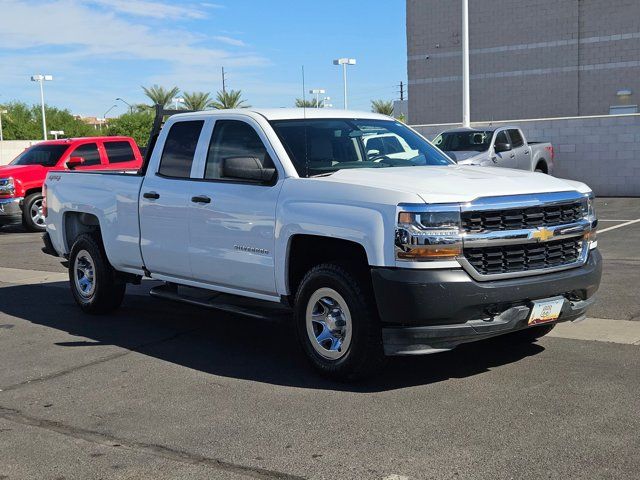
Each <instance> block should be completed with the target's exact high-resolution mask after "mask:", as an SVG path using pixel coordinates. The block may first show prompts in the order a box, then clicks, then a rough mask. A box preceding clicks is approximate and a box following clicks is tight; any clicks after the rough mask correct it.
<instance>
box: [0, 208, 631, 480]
mask: <svg viewBox="0 0 640 480" xmlns="http://www.w3.org/2000/svg"><path fill="white" fill-rule="evenodd" d="M598 210H599V212H598V213H599V216H600V218H601V220H602V221H601V223H600V229H601V231H602V233H601V234H600V235H599V246H600V249H601V251H602V253H603V256H604V258H605V266H604V277H603V283H602V287H601V290H600V292H599V302H598V304H597V305H596V306H595V307H594V308H593V310H592V311H591V317H593V318H592V319H589V320H587V321H585V322H584V323H583V324H582V326H581V324H580V323H578V324H569V325H566V326H563V327H565V328H564V329H563V330H562V331H561V332H559V333H558V334H556V332H555V331H554V334H555V336H553V337H545V338H543V339H541V340H540V341H539V342H537V343H535V344H532V345H528V346H525V347H523V346H516V345H513V344H511V343H510V342H509V341H508V340H504V339H495V340H492V341H487V342H479V343H476V344H471V345H466V346H462V347H460V348H458V349H456V350H453V351H451V352H446V353H442V354H438V355H431V356H425V357H420V358H395V359H392V361H390V362H389V365H388V366H387V368H385V369H384V370H383V371H381V372H380V375H379V376H377V377H376V378H374V379H372V380H370V381H367V382H364V383H358V384H339V383H334V382H330V381H328V380H325V379H322V378H320V377H318V376H317V375H316V374H315V373H314V372H313V371H312V370H311V369H310V368H309V367H308V366H307V364H306V362H305V359H304V358H303V356H302V354H301V353H300V352H299V351H298V348H297V345H296V341H295V335H294V332H293V330H292V328H291V326H290V325H289V324H288V323H286V322H261V321H258V320H252V319H248V318H243V317H238V316H232V315H228V314H224V313H219V312H213V311H206V310H201V309H198V308H196V307H191V306H188V305H181V304H173V303H169V302H165V301H162V300H158V299H152V298H150V297H149V296H148V295H146V291H148V287H149V282H143V285H142V286H140V287H133V288H130V289H129V290H128V295H127V297H126V299H125V302H124V305H123V307H122V308H121V309H120V310H119V311H118V312H116V313H115V314H112V315H108V316H104V317H88V316H86V315H83V314H82V313H81V312H80V311H79V309H78V308H77V307H76V306H75V304H74V303H73V300H72V298H71V294H70V293H69V290H68V285H67V284H66V281H65V269H64V268H63V267H62V266H60V264H59V262H58V261H57V260H56V259H54V258H52V257H48V256H46V255H44V254H41V252H40V250H39V249H40V238H39V235H38V234H31V233H25V232H24V231H22V230H21V229H19V228H13V229H3V230H0V364H2V365H3V368H2V369H1V370H0V390H1V391H0V479H2V478H7V479H35V478H37V479H56V480H61V479H83V480H85V479H112V478H118V479H119V478H127V479H142V478H143V479H147V478H148V479H169V478H181V479H183V478H189V479H192V478H193V479H212V478H215V479H247V478H274V479H287V478H310V479H386V480H403V479H411V480H414V479H431V478H433V479H449V478H451V479H487V478H491V479H503V478H504V479H510V478H513V479H539V478H553V479H555V478H558V479H560V478H562V479H565V478H571V479H578V478H584V479H594V478H598V479H600V478H612V479H613V478H615V479H637V478H638V472H640V401H639V398H640V375H639V374H638V372H639V371H640V342H636V341H635V338H636V337H635V336H634V337H631V336H630V335H636V334H637V333H638V332H640V330H639V329H638V327H640V322H637V321H638V320H640V302H639V300H638V296H639V295H638V294H639V293H640V290H639V289H638V285H639V283H640V282H639V281H640V268H638V267H640V252H638V246H640V222H637V223H634V224H628V225H625V224H627V223H628V222H629V221H632V220H635V219H640V199H603V200H598ZM614 226H619V228H615V229H612V230H606V229H607V228H610V227H614ZM607 330H609V331H610V332H613V333H615V332H618V333H617V334H616V335H614V334H611V335H609V336H608V337H606V338H605V336H604V335H602V332H603V331H605V333H606V331H607ZM599 332H600V333H599ZM639 338H640V337H639ZM603 340H607V341H603Z"/></svg>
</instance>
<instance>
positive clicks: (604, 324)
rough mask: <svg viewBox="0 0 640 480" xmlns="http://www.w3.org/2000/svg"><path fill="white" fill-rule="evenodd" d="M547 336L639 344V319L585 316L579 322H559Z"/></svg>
mask: <svg viewBox="0 0 640 480" xmlns="http://www.w3.org/2000/svg"><path fill="white" fill-rule="evenodd" d="M548 336H549V337H556V338H569V339H572V340H589V341H595V342H609V343H622V344H625V345H640V321H631V320H610V319H607V318H587V319H586V320H583V321H581V322H564V323H559V324H557V325H556V327H555V328H554V329H553V330H552V331H551V332H550V333H549V335H548Z"/></svg>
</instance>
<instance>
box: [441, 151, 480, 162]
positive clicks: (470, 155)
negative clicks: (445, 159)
mask: <svg viewBox="0 0 640 480" xmlns="http://www.w3.org/2000/svg"><path fill="white" fill-rule="evenodd" d="M444 153H446V154H447V155H448V156H449V158H451V159H452V160H454V161H456V162H458V163H462V162H464V163H466V164H471V163H472V161H473V160H483V159H485V158H487V152H476V151H474V150H461V151H455V152H444Z"/></svg>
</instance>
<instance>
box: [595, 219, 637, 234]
mask: <svg viewBox="0 0 640 480" xmlns="http://www.w3.org/2000/svg"><path fill="white" fill-rule="evenodd" d="M638 222H640V218H638V219H636V220H629V221H628V222H625V223H621V224H620V225H614V226H613V227H607V228H604V229H602V230H598V235H600V234H601V233H604V232H608V231H610V230H615V229H616V228H622V227H627V226H629V225H633V224H634V223H638Z"/></svg>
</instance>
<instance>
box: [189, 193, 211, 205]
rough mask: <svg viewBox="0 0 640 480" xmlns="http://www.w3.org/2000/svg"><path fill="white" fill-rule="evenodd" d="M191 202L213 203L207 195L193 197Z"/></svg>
mask: <svg viewBox="0 0 640 480" xmlns="http://www.w3.org/2000/svg"><path fill="white" fill-rule="evenodd" d="M191 201H192V202H193V203H211V199H210V198H209V197H207V196H206V195H196V196H195V197H191Z"/></svg>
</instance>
